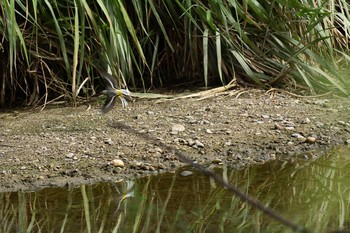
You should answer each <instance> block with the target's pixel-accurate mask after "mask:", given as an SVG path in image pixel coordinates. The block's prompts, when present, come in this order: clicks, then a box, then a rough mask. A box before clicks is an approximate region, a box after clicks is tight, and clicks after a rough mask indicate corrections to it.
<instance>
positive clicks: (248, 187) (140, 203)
mask: <svg viewBox="0 0 350 233" xmlns="http://www.w3.org/2000/svg"><path fill="white" fill-rule="evenodd" d="M183 170H191V169H190V168H183V169H182V170H180V171H177V172H176V173H174V174H163V175H158V176H152V177H145V178H141V179H137V180H134V181H125V182H120V183H99V184H93V185H81V186H78V187H72V188H47V189H43V190H40V191H36V192H21V191H19V192H8V193H0V197H1V199H0V200H1V201H0V223H1V224H0V232H25V231H28V232H293V231H292V230H290V229H289V228H287V227H285V226H283V225H282V224H281V223H279V222H277V221H275V220H273V219H271V218H270V217H268V216H265V215H264V214H262V213H261V212H260V211H258V210H256V209H255V208H253V207H251V206H249V205H247V204H245V203H244V202H242V201H241V200H239V199H238V198H237V197H235V196H234V195H233V194H231V193H230V192H229V191H228V190H226V189H223V188H221V187H220V186H219V185H218V184H216V183H215V182H213V181H212V180H210V179H209V178H208V177H206V176H203V175H202V174H200V173H198V172H196V171H193V172H194V173H193V175H190V176H186V177H184V176H181V175H180V172H181V171H183ZM218 173H221V174H222V175H224V176H227V179H228V180H229V181H230V182H231V183H232V184H235V185H237V186H238V187H240V189H241V190H244V191H245V192H247V193H249V194H250V195H252V196H254V197H256V198H257V199H259V200H260V201H262V202H264V203H266V204H267V205H269V206H270V207H272V208H274V209H276V210H277V211H278V212H280V213H281V214H283V215H284V216H285V217H286V218H288V219H289V220H291V221H293V222H295V223H297V224H299V225H301V226H304V227H307V228H308V229H310V230H312V231H313V232H329V231H331V230H335V229H348V228H347V227H349V225H350V150H349V148H347V147H346V148H345V147H344V148H338V149H335V150H334V151H332V153H329V154H327V155H326V156H324V157H322V158H320V159H318V160H316V161H299V162H278V161H274V162H270V163H267V164H264V165H259V166H251V167H249V168H246V169H244V170H240V171H233V170H218Z"/></svg>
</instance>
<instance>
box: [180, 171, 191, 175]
mask: <svg viewBox="0 0 350 233" xmlns="http://www.w3.org/2000/svg"><path fill="white" fill-rule="evenodd" d="M192 174H193V172H191V171H183V172H181V173H180V175H181V176H190V175H192Z"/></svg>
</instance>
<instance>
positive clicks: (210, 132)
mask: <svg viewBox="0 0 350 233" xmlns="http://www.w3.org/2000/svg"><path fill="white" fill-rule="evenodd" d="M205 132H206V133H208V134H212V133H213V131H211V130H210V129H206V130H205Z"/></svg>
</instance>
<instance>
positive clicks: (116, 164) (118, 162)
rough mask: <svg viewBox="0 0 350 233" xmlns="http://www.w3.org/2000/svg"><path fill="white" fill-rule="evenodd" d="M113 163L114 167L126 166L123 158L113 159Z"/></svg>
mask: <svg viewBox="0 0 350 233" xmlns="http://www.w3.org/2000/svg"><path fill="white" fill-rule="evenodd" d="M111 164H112V165H113V166H114V167H124V166H125V164H124V162H123V160H121V159H113V160H112V161H111Z"/></svg>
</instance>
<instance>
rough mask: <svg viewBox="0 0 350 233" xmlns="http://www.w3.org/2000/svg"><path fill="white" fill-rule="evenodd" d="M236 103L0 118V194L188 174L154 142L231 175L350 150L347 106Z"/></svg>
mask: <svg viewBox="0 0 350 233" xmlns="http://www.w3.org/2000/svg"><path fill="white" fill-rule="evenodd" d="M236 97H237V95H232V96H230V95H223V96H217V97H213V98H208V99H204V100H199V99H197V98H193V99H181V100H171V101H159V100H136V101H134V102H133V103H130V104H129V106H128V108H126V109H121V106H120V105H118V106H117V107H116V108H115V109H113V110H112V111H111V112H109V113H108V114H106V115H101V113H100V107H101V106H100V105H99V104H97V101H95V102H94V103H93V104H92V105H88V104H82V105H80V106H79V107H77V108H73V107H62V106H59V105H57V106H49V107H47V108H46V109H44V110H43V111H41V112H38V111H34V110H32V111H22V110H21V111H16V112H14V111H12V112H9V111H7V112H2V113H0V126H1V132H0V160H1V164H0V191H15V190H19V189H22V190H33V189H40V188H43V187H48V186H65V185H73V184H81V183H92V182H98V181H116V180H122V179H132V178H135V177H139V176H144V175H147V174H158V173H162V172H168V171H174V170H175V169H177V168H179V167H180V166H184V165H185V164H184V163H182V162H181V161H179V160H178V159H177V157H176V156H175V155H174V153H173V151H172V150H169V149H168V148H163V147H162V146H160V145H159V143H158V142H162V143H165V144H167V145H168V146H171V147H173V148H177V149H179V150H181V151H183V152H184V153H185V154H186V155H187V156H188V157H190V158H191V159H192V160H194V161H196V162H198V163H200V164H203V165H205V166H222V165H223V164H224V165H227V166H229V167H231V168H233V169H240V168H242V167H245V166H248V165H251V164H261V163H265V162H267V161H269V160H274V159H280V160H307V159H317V158H318V157H319V156H322V155H323V154H324V152H326V151H327V150H328V149H329V148H330V147H332V146H334V145H337V144H346V143H349V142H350V120H349V114H348V112H349V105H350V102H349V101H348V100H346V99H340V98H327V97H326V98H322V99H316V98H295V97H293V96H291V95H288V94H283V93H273V94H271V93H269V94H267V93H266V92H263V91H258V90H248V91H246V92H245V93H244V94H242V95H239V97H238V98H236ZM123 126H127V127H131V128H132V129H133V130H132V131H131V130H129V129H128V128H125V127H123ZM135 132H137V133H135ZM140 135H148V136H149V137H151V139H145V138H144V137H142V136H140Z"/></svg>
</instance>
